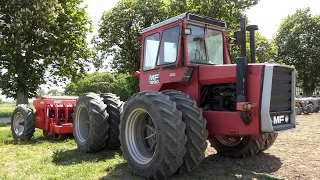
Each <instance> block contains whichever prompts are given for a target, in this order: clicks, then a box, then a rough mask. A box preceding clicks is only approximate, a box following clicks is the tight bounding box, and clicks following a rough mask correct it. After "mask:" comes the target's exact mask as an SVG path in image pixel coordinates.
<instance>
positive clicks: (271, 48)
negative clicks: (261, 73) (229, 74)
mask: <svg viewBox="0 0 320 180" xmlns="http://www.w3.org/2000/svg"><path fill="white" fill-rule="evenodd" d="M246 37H247V41H246V42H247V43H246V47H247V49H246V52H247V60H248V62H249V63H250V62H251V57H250V35H249V33H247V36H246ZM255 41H256V62H257V63H264V62H271V61H274V59H275V56H276V55H277V46H276V45H275V42H274V40H269V39H267V38H266V37H264V36H263V35H262V34H261V33H259V32H256V33H255ZM230 54H231V59H232V61H233V63H235V60H236V58H237V57H238V56H240V49H239V47H238V46H236V45H233V46H231V47H230Z"/></svg>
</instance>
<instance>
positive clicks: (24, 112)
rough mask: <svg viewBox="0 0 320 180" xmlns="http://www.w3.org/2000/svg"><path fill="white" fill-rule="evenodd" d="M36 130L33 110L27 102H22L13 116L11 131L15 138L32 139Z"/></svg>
mask: <svg viewBox="0 0 320 180" xmlns="http://www.w3.org/2000/svg"><path fill="white" fill-rule="evenodd" d="M34 131H35V122H34V113H33V110H32V109H31V108H30V107H28V106H27V105H25V104H20V105H18V106H17V107H16V109H15V110H14V111H13V114H12V116H11V133H12V136H13V138H14V139H15V140H18V139H20V140H28V139H31V137H32V136H33V133H34Z"/></svg>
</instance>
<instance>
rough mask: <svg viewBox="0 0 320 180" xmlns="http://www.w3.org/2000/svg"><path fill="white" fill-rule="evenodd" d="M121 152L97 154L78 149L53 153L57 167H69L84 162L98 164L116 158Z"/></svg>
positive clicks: (104, 151) (53, 160) (106, 151)
mask: <svg viewBox="0 0 320 180" xmlns="http://www.w3.org/2000/svg"><path fill="white" fill-rule="evenodd" d="M116 154H121V151H118V150H117V151H113V150H103V151H100V152H97V153H84V152H81V151H79V150H78V149H72V150H60V151H55V152H53V155H52V162H53V163H54V164H57V165H63V166H69V165H73V164H80V163H82V162H98V161H104V160H107V159H111V158H114V156H115V155H116Z"/></svg>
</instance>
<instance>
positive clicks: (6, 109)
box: [0, 105, 15, 118]
mask: <svg viewBox="0 0 320 180" xmlns="http://www.w3.org/2000/svg"><path fill="white" fill-rule="evenodd" d="M14 108H15V106H8V105H7V106H0V118H1V117H10V116H11V115H12V112H13V110H14Z"/></svg>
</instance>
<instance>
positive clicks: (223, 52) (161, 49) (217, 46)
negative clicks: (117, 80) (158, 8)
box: [140, 13, 230, 72]
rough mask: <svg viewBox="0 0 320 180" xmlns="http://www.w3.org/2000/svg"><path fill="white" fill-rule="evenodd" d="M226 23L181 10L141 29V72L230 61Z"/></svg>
mask: <svg viewBox="0 0 320 180" xmlns="http://www.w3.org/2000/svg"><path fill="white" fill-rule="evenodd" d="M225 28H226V24H225V23H224V22H221V21H216V20H211V19H209V18H206V17H201V16H197V15H193V14H190V13H184V14H182V15H179V16H176V17H174V18H171V19H169V20H167V21H164V22H162V23H159V24H156V25H153V26H151V27H149V28H146V29H144V30H143V31H142V32H141V36H140V40H141V42H142V45H143V46H142V47H141V62H142V64H141V69H140V70H141V72H145V71H150V70H157V69H166V68H167V67H168V66H169V67H171V68H172V67H175V68H178V67H181V66H188V65H200V64H201V65H219V64H229V63H230V57H229V54H228V50H227V42H226V34H227V31H226V29H225Z"/></svg>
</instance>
